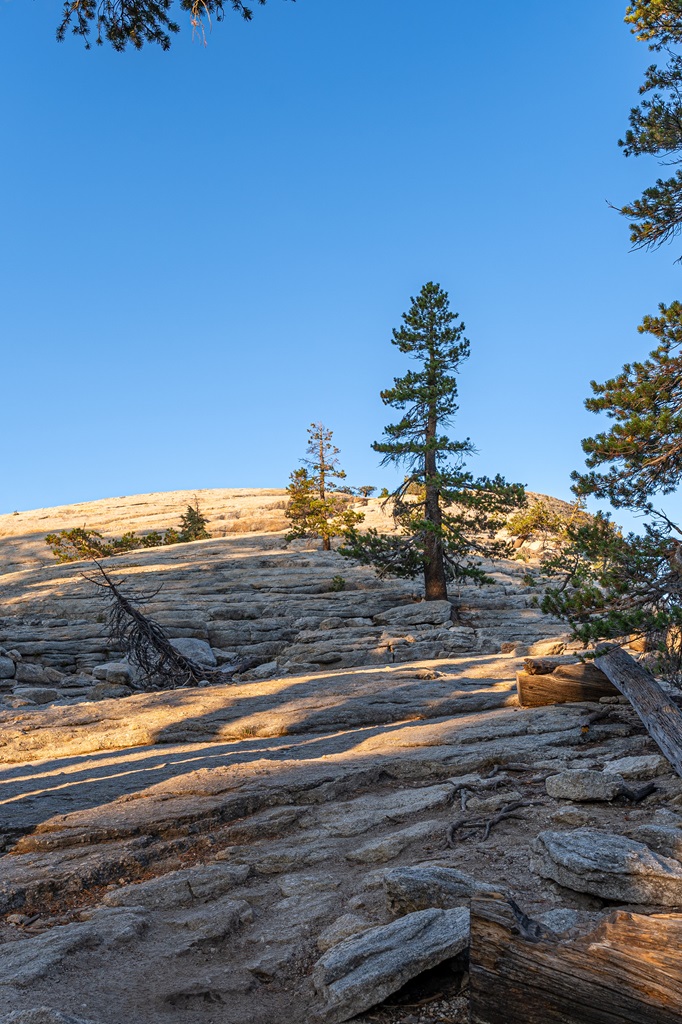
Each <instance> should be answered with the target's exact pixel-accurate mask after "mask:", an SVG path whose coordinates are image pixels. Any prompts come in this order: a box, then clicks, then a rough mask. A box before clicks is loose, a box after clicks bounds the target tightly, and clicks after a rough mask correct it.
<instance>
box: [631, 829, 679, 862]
mask: <svg viewBox="0 0 682 1024" xmlns="http://www.w3.org/2000/svg"><path fill="white" fill-rule="evenodd" d="M630 837H631V838H632V839H636V840H637V842H638V843H646V845H647V846H648V847H649V848H650V849H651V850H654V851H655V852H656V853H660V854H661V855H662V856H663V857H671V858H672V859H673V860H679V861H682V829H679V828H671V827H670V826H669V825H640V826H639V828H634V829H631V831H630Z"/></svg>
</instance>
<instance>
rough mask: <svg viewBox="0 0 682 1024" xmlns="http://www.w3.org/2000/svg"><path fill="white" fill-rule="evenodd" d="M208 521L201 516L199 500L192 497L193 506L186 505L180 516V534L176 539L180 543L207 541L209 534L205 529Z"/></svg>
mask: <svg viewBox="0 0 682 1024" xmlns="http://www.w3.org/2000/svg"><path fill="white" fill-rule="evenodd" d="M207 523H208V519H206V518H205V516H203V515H202V514H201V510H200V508H199V499H198V498H197V497H196V495H195V496H194V505H188V506H187V511H186V512H185V514H184V515H182V516H180V532H179V535H178V539H179V540H180V541H181V542H183V543H184V542H185V541H191V540H207V539H208V538H209V537H210V536H211V534H210V533H209V532H208V530H207V529H206V524H207Z"/></svg>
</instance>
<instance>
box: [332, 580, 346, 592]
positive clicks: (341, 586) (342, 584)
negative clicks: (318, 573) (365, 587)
mask: <svg viewBox="0 0 682 1024" xmlns="http://www.w3.org/2000/svg"><path fill="white" fill-rule="evenodd" d="M329 589H330V590H331V591H333V592H334V593H335V594H338V593H340V592H341V591H342V590H345V589H346V580H345V578H344V577H343V576H332V581H331V585H330V587H329Z"/></svg>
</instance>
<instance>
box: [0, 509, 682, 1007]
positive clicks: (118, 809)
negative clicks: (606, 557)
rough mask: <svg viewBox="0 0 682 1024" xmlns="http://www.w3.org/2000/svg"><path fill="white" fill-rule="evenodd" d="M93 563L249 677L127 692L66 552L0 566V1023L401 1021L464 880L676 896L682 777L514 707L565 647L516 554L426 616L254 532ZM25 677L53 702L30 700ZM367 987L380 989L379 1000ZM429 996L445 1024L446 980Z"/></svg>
mask: <svg viewBox="0 0 682 1024" xmlns="http://www.w3.org/2000/svg"><path fill="white" fill-rule="evenodd" d="M200 497H202V496H200ZM261 497H262V496H261ZM266 497H267V500H268V501H269V500H270V498H272V500H273V501H278V500H280V498H281V495H280V496H278V495H277V494H271V495H270V496H269V497H268V496H267V495H266ZM190 500H191V497H190ZM258 500H260V499H258ZM202 501H203V497H202ZM280 511H281V510H280ZM211 514H212V515H213V512H212V513H211ZM220 514H223V513H220ZM82 521H83V519H82V517H81V518H80V519H79V522H80V523H82ZM43 525H45V524H43ZM72 525H73V524H72ZM76 525H78V524H76ZM131 525H132V524H128V526H129V527H130V526H131ZM154 525H156V526H158V525H159V524H158V523H156V524H154ZM54 526H55V524H50V526H49V527H48V528H50V529H52V528H54ZM112 532H114V531H113V530H112ZM11 557H14V555H12V556H11ZM111 567H112V569H113V570H114V573H115V575H116V577H117V578H119V577H120V578H123V579H125V580H128V581H131V582H133V583H134V584H135V585H136V586H137V587H138V588H139V589H140V590H142V591H150V590H154V589H155V588H156V586H157V585H158V583H160V582H163V583H164V587H163V589H162V590H161V591H160V592H159V594H158V595H157V596H156V597H155V598H154V599H153V600H152V601H151V602H150V608H149V610H150V611H151V613H152V614H153V615H154V616H155V617H156V618H157V619H159V620H160V621H162V622H163V624H164V625H165V626H166V627H167V629H168V630H169V632H170V633H171V635H172V636H173V638H174V639H179V640H185V641H186V640H189V641H190V642H192V646H193V648H194V649H195V650H196V649H199V650H201V651H202V652H203V654H204V655H205V656H206V659H207V667H208V665H209V664H211V662H212V659H213V658H215V660H216V661H217V663H218V664H219V665H222V664H226V663H229V662H230V659H233V658H234V656H235V653H241V654H242V655H243V654H245V653H247V652H248V653H251V655H252V656H254V657H255V658H256V659H257V660H259V661H260V662H261V665H260V666H259V668H258V669H257V670H256V672H261V673H262V678H257V677H256V678H242V679H238V680H236V681H235V682H234V683H233V684H230V685H216V686H213V685H212V686H207V687H197V688H194V689H179V690H175V691H170V692H157V693H131V692H130V691H131V688H130V686H129V685H128V684H129V683H130V682H134V679H133V678H132V676H131V674H130V671H129V667H128V666H127V665H126V664H125V663H123V664H122V663H121V659H120V652H118V651H116V650H115V649H113V648H112V647H111V646H110V645H109V644H108V642H107V640H106V635H105V628H104V623H103V621H102V619H103V618H104V609H103V605H102V602H101V599H100V598H98V597H97V595H96V594H93V592H92V590H91V589H90V588H89V587H88V585H87V584H86V583H85V581H84V580H83V579H82V578H81V577H80V575H79V573H80V571H81V569H82V568H83V566H81V565H71V566H65V567H64V566H50V567H47V568H46V567H37V566H34V567H31V566H30V565H29V566H28V567H25V568H23V569H21V570H17V571H13V572H9V573H6V574H5V575H4V576H3V577H2V585H3V605H2V610H1V613H2V616H3V618H2V621H1V624H0V643H2V646H3V650H2V651H0V659H1V660H0V669H1V670H2V673H1V674H0V693H2V694H3V698H2V699H3V704H4V709H3V710H1V711H0V839H1V841H0V860H1V868H0V968H1V969H0V1020H2V1019H3V1017H2V1015H3V1014H4V1015H5V1017H7V1015H11V1014H14V1015H15V1016H14V1017H10V1018H9V1019H10V1020H11V1021H12V1024H65V1022H66V1021H68V1024H71V1021H72V1020H74V1019H75V1020H78V1021H80V1020H86V1021H91V1022H94V1024H129V1022H130V1021H140V1022H144V1024H169V1022H171V1021H182V1024H216V1021H220V1024H244V1021H246V1020H248V1021H250V1022H253V1024H301V1022H303V1021H305V1022H306V1024H307V1022H308V1021H310V1022H311V1024H312V1022H313V1021H315V1020H320V1019H324V1018H325V1016H326V1018H327V1019H328V1020H337V1021H341V1020H344V1019H347V1017H348V1015H349V1014H350V1015H352V1014H354V1013H356V1012H360V1013H364V1012H365V1011H368V1012H369V1016H368V1017H367V1018H366V1019H365V1024H366V1021H368V1020H370V1019H371V1020H372V1022H375V1021H377V1020H378V1021H382V1022H384V1024H408V1022H410V1024H414V1014H413V1011H412V1010H410V1009H407V1008H404V1007H403V1006H402V1004H400V998H402V997H400V995H399V993H398V992H397V988H399V987H400V985H401V984H402V983H403V982H404V981H406V980H408V979H410V978H412V979H413V980H414V978H413V976H414V974H415V972H419V971H421V970H422V969H424V968H426V967H427V966H428V965H431V966H434V967H436V966H439V965H440V967H442V969H443V970H444V971H445V972H446V974H447V977H448V978H455V975H456V977H457V979H458V982H457V984H465V980H464V979H465V974H464V959H463V957H457V956H455V957H454V959H453V957H452V954H453V951H454V950H455V948H459V946H460V941H463V942H466V936H465V935H464V937H463V939H461V940H460V938H459V936H460V932H463V931H464V930H465V929H464V928H463V926H464V923H465V920H466V914H467V910H468V902H469V900H470V898H471V895H472V894H474V893H477V892H481V891H484V892H487V893H491V892H493V891H494V892H496V893H499V894H500V898H505V894H506V893H513V895H514V899H515V900H517V902H518V903H519V904H520V905H521V906H522V907H523V910H524V911H525V912H526V913H528V914H530V915H532V916H534V917H540V916H541V915H546V914H549V915H550V919H551V920H557V919H559V918H561V919H565V918H566V916H567V915H568V917H569V918H570V917H571V915H575V914H576V913H579V912H584V911H585V910H589V911H591V912H594V913H598V912H599V910H600V909H601V907H602V903H603V900H609V901H611V900H612V899H614V897H613V895H606V893H607V892H608V893H611V894H612V893H613V892H615V891H616V890H615V889H614V888H613V886H614V885H615V884H616V883H615V882H614V878H615V879H616V882H617V883H618V884H619V885H621V884H622V882H623V879H625V881H626V882H627V884H628V885H629V886H630V889H628V890H627V892H626V891H625V890H624V889H622V888H621V889H620V890H618V892H619V893H620V896H621V897H623V898H625V897H626V896H627V897H628V898H629V896H630V895H632V887H633V883H632V878H633V875H637V878H638V879H640V880H641V879H642V878H651V877H654V876H655V880H656V885H655V887H650V888H649V889H648V890H647V891H646V893H645V895H646V898H647V899H652V898H654V897H655V898H657V899H658V898H661V896H662V893H663V890H662V881H661V879H662V878H664V877H665V878H667V880H668V884H667V888H666V890H665V897H666V900H667V901H668V903H669V905H670V906H674V903H673V901H674V900H675V899H677V893H678V888H677V886H678V881H677V875H678V874H679V870H681V869H680V868H678V867H677V866H676V865H680V864H681V860H680V850H681V849H682V844H681V842H680V838H679V837H680V835H682V827H681V826H682V814H681V812H682V780H679V779H678V778H677V777H676V776H675V775H674V774H673V772H672V771H671V769H670V768H669V766H668V765H667V763H666V762H665V761H664V760H663V761H662V760H661V758H660V755H659V753H658V752H657V750H656V748H655V747H654V745H653V744H652V742H651V741H650V740H649V739H648V737H647V736H646V735H645V734H644V732H643V729H642V727H641V723H640V722H639V720H638V719H637V718H636V716H635V715H634V712H631V710H630V708H629V707H625V706H623V705H621V704H613V705H611V704H608V705H604V706H603V707H601V708H599V711H600V717H599V718H594V716H593V714H592V713H593V712H594V711H595V707H594V706H589V705H588V706H585V705H561V706H558V707H548V708H534V709H521V708H519V707H518V703H517V700H516V695H515V673H516V671H517V669H519V668H520V667H521V665H522V659H521V657H515V656H514V653H516V654H520V652H521V650H522V649H523V648H524V647H526V648H527V647H528V646H529V645H533V644H539V643H540V641H543V643H544V646H545V647H546V646H547V643H546V641H547V640H549V641H550V644H549V646H550V647H552V648H554V647H559V648H562V647H563V641H562V640H561V639H556V637H557V635H558V634H559V632H560V630H561V627H560V626H559V624H557V623H552V622H551V621H550V620H547V619H546V618H544V617H543V616H541V615H540V614H539V613H538V612H537V611H536V610H535V609H534V608H532V607H530V605H529V597H530V594H529V592H528V591H527V590H526V589H525V588H524V585H523V577H522V574H523V572H524V571H525V570H524V567H523V566H519V565H517V564H515V563H505V564H503V565H501V566H497V567H496V568H494V572H495V573H496V579H497V581H498V583H497V586H495V587H490V588H486V589H485V590H484V591H480V592H479V591H475V590H471V591H467V590H462V592H461V593H459V594H453V601H452V603H449V602H448V603H444V604H442V605H441V604H438V605H436V606H435V607H431V608H429V607H428V605H425V604H424V603H423V602H420V601H419V597H420V593H419V590H418V588H417V587H416V586H414V585H412V584H405V583H390V582H380V581H378V580H377V579H376V577H375V576H374V575H373V574H372V573H371V572H370V571H369V570H367V569H361V568H358V567H354V566H353V565H351V564H349V563H347V562H346V561H342V560H341V558H340V557H339V556H338V555H337V554H336V553H334V552H331V553H328V554H325V553H323V552H320V551H317V550H314V549H312V548H310V547H306V546H305V545H303V544H301V545H298V546H292V547H288V548H287V547H285V546H284V541H283V537H282V535H281V534H278V533H276V532H272V533H259V534H254V533H248V532H246V533H243V534H236V533H232V534H230V535H228V536H225V537H218V538H216V539H212V540H209V541H205V542H198V543H196V544H191V545H179V546H177V547H173V548H167V549H155V550H151V551H142V552H131V553H130V554H129V555H127V556H124V557H121V558H118V559H112V560H111ZM338 576H342V577H343V579H344V581H345V586H344V589H342V590H340V589H338V587H339V581H338V579H337V580H335V577H338ZM197 643H199V644H200V646H199V647H197V646H196V644H197ZM501 643H506V644H508V645H509V647H510V648H512V649H511V650H508V651H507V653H505V654H501V653H500V652H499V648H500V645H501ZM514 644H516V645H517V648H516V652H514V650H513V648H514ZM540 646H542V644H540ZM424 652H426V653H424ZM486 652H489V653H486ZM39 689H42V690H52V691H53V693H54V692H56V693H57V696H58V697H59V699H58V700H56V701H55V700H54V699H53V698H51V703H48V704H38V703H37V701H36V700H34V699H32V697H31V694H32V695H33V697H36V698H37V696H38V690H39ZM112 691H115V692H116V693H119V694H124V693H128V694H129V695H128V696H126V697H125V699H106V697H107V694H109V695H111V694H112ZM25 693H28V694H29V696H26V697H25V696H23V694H25ZM98 694H99V695H101V696H102V697H103V699H99V700H97V699H95V697H96V696H97V695H98ZM66 695H68V698H67V697H66ZM43 696H45V694H43ZM566 773H573V774H570V779H573V780H575V779H576V778H581V779H583V780H585V779H586V780H587V782H588V783H589V786H590V787H593V788H592V789H591V792H596V791H597V789H598V790H599V792H602V790H603V791H604V792H606V791H608V792H609V793H611V790H612V787H613V786H614V784H615V786H616V788H617V791H615V792H613V793H612V798H610V799H608V800H607V801H606V802H600V803H595V802H593V799H592V798H591V799H590V800H588V801H587V802H581V803H579V802H576V801H577V799H578V796H579V795H580V793H579V792H578V791H577V790H575V789H574V790H573V791H571V792H570V793H569V792H568V791H567V790H566V789H564V790H562V793H561V795H560V794H559V793H558V791H557V793H556V795H555V794H554V793H553V792H552V791H551V790H552V785H553V784H552V783H550V784H549V786H547V780H548V779H549V778H552V777H557V776H562V775H565V774H566ZM575 773H577V774H575ZM585 773H588V774H585ZM619 773H621V774H620V776H619ZM637 778H642V779H644V778H647V779H651V781H652V783H653V786H654V790H653V792H652V793H651V794H650V795H648V796H646V797H645V798H644V799H642V800H641V801H640V802H638V803H636V804H633V803H628V802H627V800H628V797H627V792H628V787H627V786H625V785H623V783H622V779H637ZM594 787H596V789H595V788H594ZM621 790H622V795H621ZM569 830H570V831H569ZM567 833H568V835H569V836H571V835H574V836H576V837H579V836H580V835H581V834H583V833H588V834H589V836H590V838H589V842H586V843H583V846H582V847H581V850H582V854H581V856H582V855H584V857H585V858H587V857H588V855H589V850H590V849H597V848H598V847H599V844H600V843H601V844H606V846H608V845H609V843H611V847H609V849H611V848H613V849H612V853H613V856H610V857H609V859H608V864H609V865H610V868H609V870H608V871H605V877H606V876H608V877H606V881H605V882H604V881H603V880H602V881H600V883H599V884H600V885H601V884H604V885H607V886H609V888H608V889H607V888H602V889H599V890H595V889H594V887H593V886H592V882H593V881H594V879H592V881H589V885H590V886H592V887H591V888H586V886H585V882H584V879H585V877H586V876H587V875H588V874H589V871H590V868H589V866H588V867H586V868H584V869H581V870H574V866H575V863H576V861H575V857H574V855H575V856H578V853H580V851H578V853H576V851H575V850H573V848H571V849H570V850H569V849H568V848H567V847H566V843H568V844H569V846H570V842H569V840H561V841H560V840H556V841H555V842H554V845H552V844H551V843H549V841H547V842H546V841H545V839H546V837H547V836H548V835H550V834H552V835H557V834H559V835H566V834H567ZM538 836H543V837H545V839H542V840H537V841H538V842H539V843H541V846H542V849H541V850H539V852H538V851H536V852H535V853H534V854H533V858H534V860H533V863H534V866H535V868H536V869H537V870H534V867H532V866H531V863H530V862H531V854H532V847H533V843H534V842H535V841H536V839H537V837H538ZM595 836H596V838H595ZM614 837H615V839H614ZM562 844H563V845H562ZM614 844H615V845H614ZM619 844H620V845H619ZM623 844H625V846H624V845H623ZM628 844H629V845H628ZM633 844H634V845H633ZM550 846H551V850H550ZM616 847H618V849H620V850H621V853H622V851H623V850H625V849H626V847H627V850H626V853H623V854H622V856H621V857H620V860H619V859H618V856H616V853H617V850H616ZM635 849H636V851H638V852H637V854H636V857H635V859H634V860H633V858H632V856H631V854H632V851H633V850H635ZM571 850H572V852H571ZM614 850H615V851H616V852H613V851H614ZM562 851H563V852H562ZM627 851H630V853H627ZM647 851H648V852H647ZM637 858H639V859H637ZM635 861H636V863H637V864H640V865H643V868H642V870H639V869H637V870H634V869H633V868H632V865H633V864H634V863H635ZM550 862H551V863H550ZM619 864H620V865H625V867H626V868H627V870H625V868H624V869H623V870H620V868H619V867H618V865H619ZM652 865H653V866H654V867H652ZM645 869H646V870H645ZM560 872H561V875H560V878H559V874H560ZM647 872H648V873H647ZM657 872H658V874H657ZM555 876H556V877H555ZM628 878H629V881H628ZM557 879H559V880H558V881H557ZM571 886H572V887H571ZM600 894H601V895H600ZM637 905H638V906H639V907H643V908H644V909H647V907H648V908H651V907H653V904H647V903H643V902H641V901H640V902H639V903H638V904H637ZM675 909H677V908H675ZM680 909H682V908H680ZM424 915H425V916H424ZM448 915H449V916H448ZM551 915H553V916H551ZM453 922H454V923H455V924H456V925H457V927H456V928H455V929H454V931H456V932H457V941H456V942H454V944H453V942H451V941H450V939H449V938H448V936H450V937H452V935H453V933H454V932H453V928H452V927H450V926H451V925H452V924H453ZM460 925H462V929H460ZM446 926H447V927H446ZM408 932H409V935H408ZM438 936H440V938H438V941H436V938H437V937H438ZM396 937H398V939H396ZM348 943H350V951H349V946H348V945H347V944H348ZM368 943H370V944H372V943H373V947H372V948H373V952H372V955H371V957H370V956H369V955H367V956H366V957H365V956H364V954H363V956H362V957H361V959H363V963H366V964H367V966H368V969H367V970H363V969H362V967H361V966H360V964H359V960H358V956H357V951H358V950H368V949H369V946H368V945H367V944H368ZM353 951H355V952H353ZM443 958H445V959H444V962H443ZM316 964H317V965H318V966H317V968H316V966H315V965H316ZM356 964H357V966H356ZM334 965H336V966H334ZM370 967H371V969H369V968H370ZM457 971H458V972H459V973H458V974H456V972H457ZM448 972H449V973H448ZM443 977H445V975H444V976H443ZM416 983H418V981H417V982H416ZM439 983H440V982H439ZM448 984H449V983H448ZM316 986H317V987H316ZM453 986H454V981H453ZM388 993H391V994H392V995H391V999H392V1000H397V1001H398V1003H397V1004H396V1005H395V1006H392V1007H391V1008H388V1007H384V1008H376V1007H374V1006H373V1003H375V1002H376V1001H377V1000H381V999H383V998H385V995H386V994H388ZM409 1001H410V1000H409V999H407V1002H409ZM412 1001H413V1002H414V1001H419V1000H418V998H416V997H413V998H412ZM428 1006H429V1014H431V1015H432V1017H433V1019H436V1020H437V1019H439V1017H440V1019H448V1020H451V1021H455V1022H456V1024H465V1022H466V1020H467V1008H466V993H465V992H460V991H459V989H458V988H457V989H456V988H453V989H452V991H451V990H450V989H448V992H447V993H446V994H445V996H444V997H443V999H441V1000H440V1001H438V1002H436V1003H433V1004H432V1003H429V1004H428ZM360 1020H362V1018H360Z"/></svg>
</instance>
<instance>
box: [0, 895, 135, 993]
mask: <svg viewBox="0 0 682 1024" xmlns="http://www.w3.org/2000/svg"><path fill="white" fill-rule="evenodd" d="M144 928H145V919H144V917H143V916H142V915H141V914H139V913H135V912H134V911H127V910H125V911H123V910H100V911H97V912H95V913H93V915H92V917H91V919H90V920H89V921H86V922H78V923H76V924H67V925H63V926H62V927H61V928H60V927H57V928H53V929H51V930H50V931H48V932H45V933H44V934H43V935H38V936H36V937H35V938H31V939H24V941H23V942H8V943H5V945H3V946H0V985H20V986H24V985H31V984H32V983H33V982H35V981H37V980H39V979H43V978H45V977H46V975H47V974H48V972H50V971H51V970H52V969H53V968H54V967H56V966H57V965H58V964H60V963H62V961H63V960H65V959H66V958H67V957H69V956H70V955H71V954H72V953H74V952H75V951H76V950H79V949H87V948H93V947H96V946H106V947H109V948H111V947H112V946H116V945H120V944H121V943H124V942H130V941H132V940H133V939H135V938H137V937H139V936H140V935H141V934H142V932H143V930H144Z"/></svg>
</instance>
